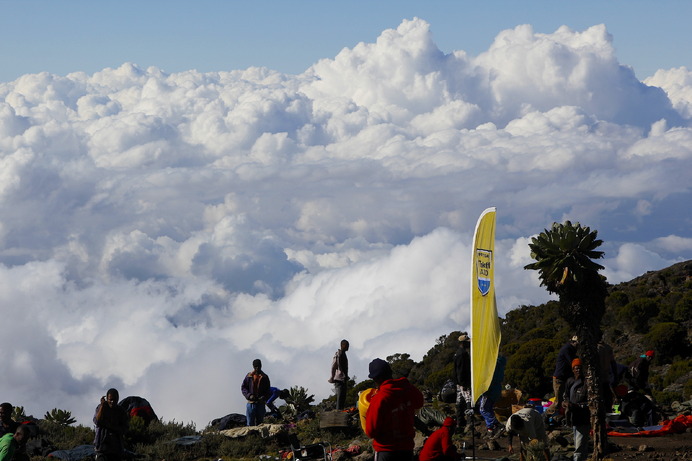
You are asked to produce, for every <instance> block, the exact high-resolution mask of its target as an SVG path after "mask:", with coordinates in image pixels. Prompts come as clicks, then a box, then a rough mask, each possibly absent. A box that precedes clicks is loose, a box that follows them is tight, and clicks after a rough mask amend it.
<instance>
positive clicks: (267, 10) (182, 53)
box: [0, 0, 692, 81]
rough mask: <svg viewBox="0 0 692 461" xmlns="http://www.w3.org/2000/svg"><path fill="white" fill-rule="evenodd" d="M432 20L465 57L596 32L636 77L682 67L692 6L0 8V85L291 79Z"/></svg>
mask: <svg viewBox="0 0 692 461" xmlns="http://www.w3.org/2000/svg"><path fill="white" fill-rule="evenodd" d="M413 17H419V18H421V19H424V20H426V21H428V22H429V23H430V24H431V29H432V32H433V35H434V39H435V42H436V43H437V45H438V46H439V48H440V49H441V50H442V51H443V52H445V53H449V52H451V51H453V50H464V51H466V52H467V53H469V54H472V55H475V54H477V53H479V52H481V51H484V50H485V49H487V47H488V46H489V45H490V43H492V41H493V39H494V38H495V36H496V35H497V33H498V32H500V31H501V30H504V29H510V28H514V27H515V26H517V25H519V24H532V25H533V27H534V30H535V31H536V32H541V33H552V32H554V31H555V30H556V29H557V28H558V27H559V26H561V25H567V26H569V27H570V28H572V29H575V30H583V29H586V28H588V27H589V26H592V25H596V24H601V23H603V24H605V25H606V27H607V29H608V31H609V32H610V33H611V34H612V35H613V37H614V45H615V48H616V51H617V55H618V58H619V60H620V62H621V63H623V64H625V65H629V66H632V67H633V68H634V69H635V71H636V73H637V76H638V77H639V78H640V79H643V78H645V77H648V76H651V75H652V74H653V73H654V72H655V71H656V70H657V69H668V68H671V67H677V66H682V65H686V66H688V67H691V66H692V47H690V46H688V44H689V43H692V27H690V24H689V18H690V17H692V2H689V1H685V0H679V1H666V2H661V3H655V2H651V1H642V0H627V1H578V2H577V1H574V2H568V1H530V2H518V1H492V0H491V1H483V2H468V1H408V0H403V1H348V2H331V1H314V0H313V1H243V2H239V1H210V0H202V1H195V2H192V1H180V0H173V1H129V0H127V1H118V2H115V1H109V2H105V1H84V0H79V1H66V2H56V1H45V0H44V1H35V0H25V1H8V0H1V1H0V63H2V64H1V67H0V81H10V80H14V79H16V78H17V77H19V76H20V75H23V74H26V73H36V72H42V71H48V72H51V73H56V74H58V75H66V74H68V73H70V72H74V71H84V72H87V73H89V74H91V73H93V72H96V71H99V70H101V69H103V68H106V67H118V66H120V65H121V64H123V63H125V62H132V63H135V64H138V65H139V66H141V67H144V68H146V67H149V66H156V67H159V68H160V69H162V70H164V71H166V72H179V71H183V70H189V69H196V70H199V71H201V72H210V71H223V70H233V69H244V68H246V67H249V66H266V67H269V68H271V69H274V70H278V71H281V72H287V73H300V72H302V71H303V70H305V69H306V68H307V67H309V66H310V65H312V64H313V63H315V62H316V61H317V60H318V59H321V58H331V57H334V56H335V55H336V54H337V53H338V52H339V51H340V50H341V49H342V48H344V47H349V48H350V47H353V46H354V45H356V44H357V43H358V42H361V41H365V42H369V41H372V40H374V39H375V38H376V37H377V36H378V35H379V34H380V32H381V31H382V30H385V29H388V28H394V27H396V26H397V25H398V24H399V23H400V22H401V20H402V19H411V18H413Z"/></svg>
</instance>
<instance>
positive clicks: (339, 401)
mask: <svg viewBox="0 0 692 461" xmlns="http://www.w3.org/2000/svg"><path fill="white" fill-rule="evenodd" d="M348 347H349V344H348V341H346V340H345V339H342V340H341V344H340V347H339V349H338V350H337V351H336V352H335V353H334V358H333V359H332V369H331V374H330V375H329V379H328V380H327V381H328V382H330V383H332V384H334V393H335V394H336V409H337V410H343V409H344V408H345V406H346V385H347V384H348V357H347V356H346V351H348Z"/></svg>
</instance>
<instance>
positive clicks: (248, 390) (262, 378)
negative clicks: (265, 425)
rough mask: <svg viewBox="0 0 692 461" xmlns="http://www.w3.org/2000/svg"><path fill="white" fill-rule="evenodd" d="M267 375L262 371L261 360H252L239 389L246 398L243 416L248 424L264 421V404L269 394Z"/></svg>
mask: <svg viewBox="0 0 692 461" xmlns="http://www.w3.org/2000/svg"><path fill="white" fill-rule="evenodd" d="M269 387H270V383H269V376H267V375H266V373H264V372H263V371H262V361H261V360H260V359H255V360H253V361H252V371H251V372H250V373H248V374H247V375H246V376H245V379H243V384H241V385H240V390H241V392H242V393H243V396H244V397H245V399H246V400H247V405H246V409H245V417H246V419H247V425H248V426H257V425H260V424H262V422H263V421H264V413H265V411H266V410H265V408H264V404H265V403H266V401H267V399H268V398H269V396H270V391H269Z"/></svg>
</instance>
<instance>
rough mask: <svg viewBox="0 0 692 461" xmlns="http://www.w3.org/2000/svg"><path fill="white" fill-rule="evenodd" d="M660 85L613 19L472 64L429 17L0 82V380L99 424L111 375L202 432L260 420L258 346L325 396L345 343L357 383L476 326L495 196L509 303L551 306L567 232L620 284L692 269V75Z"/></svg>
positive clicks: (36, 409) (28, 404)
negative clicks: (552, 252) (245, 64)
mask: <svg viewBox="0 0 692 461" xmlns="http://www.w3.org/2000/svg"><path fill="white" fill-rule="evenodd" d="M646 83H647V84H646V85H645V84H644V83H642V82H639V81H638V80H637V79H636V78H635V76H634V74H633V72H632V71H631V69H630V68H628V67H627V66H626V65H622V64H620V63H619V62H618V61H617V58H616V56H615V51H614V48H613V46H612V39H611V37H610V36H609V34H608V33H607V31H606V30H605V28H604V27H603V26H594V27H591V28H589V29H587V30H585V31H582V32H575V31H571V30H569V29H568V28H564V27H563V28H560V29H558V30H557V31H556V32H555V33H553V34H537V33H535V32H534V31H533V30H532V28H531V26H528V25H525V26H519V27H517V28H515V29H513V30H507V31H502V32H500V33H499V34H498V36H497V38H496V40H495V42H494V43H493V44H492V45H491V47H490V48H489V50H487V51H486V52H484V53H482V54H480V55H479V56H475V57H474V56H468V55H467V54H466V53H465V52H463V51H454V52H452V53H449V54H444V53H442V52H441V51H440V50H439V49H438V48H437V46H436V45H435V43H434V42H433V40H432V34H431V26H430V25H429V24H427V23H426V22H425V21H422V20H419V19H413V20H407V21H403V22H402V24H401V25H400V26H399V27H398V28H396V29H393V30H387V31H384V32H383V33H382V35H381V36H380V37H379V38H378V39H377V41H376V42H375V43H360V44H358V45H356V46H355V47H354V48H352V49H344V50H342V51H341V52H340V53H339V54H338V55H337V56H335V57H334V58H333V59H323V60H321V61H319V62H317V63H315V64H314V65H313V66H312V67H311V68H310V69H308V70H307V71H306V72H305V73H304V74H301V75H297V76H288V75H283V74H280V73H278V72H275V71H272V70H270V69H263V68H249V69H246V70H242V71H232V72H213V73H207V74H202V73H199V72H196V71H187V72H181V73H177V74H166V73H164V72H162V71H161V70H159V69H156V68H147V69H143V68H140V67H138V66H137V65H135V64H123V65H122V66H120V67H118V68H115V69H112V68H109V69H104V70H102V71H100V72H97V73H96V74H93V75H87V74H84V73H80V72H76V73H73V74H69V75H67V76H66V77H59V76H56V75H51V74H47V73H42V74H35V75H25V76H22V77H21V78H19V79H17V80H16V81H14V82H8V83H0V304H1V305H2V306H3V307H4V309H3V315H4V318H5V319H6V320H7V321H8V322H10V323H11V324H12V325H13V327H12V328H11V331H8V332H6V335H4V336H3V337H0V350H2V351H5V352H4V353H3V354H4V355H3V357H2V360H0V371H2V373H3V376H6V377H7V378H6V379H5V383H4V384H3V385H0V392H2V395H3V396H5V397H3V398H5V399H6V400H8V401H11V402H13V403H16V404H18V405H24V406H25V408H26V409H27V411H28V412H31V413H34V414H35V415H42V414H43V413H44V412H45V411H47V410H49V409H51V408H54V407H61V408H65V409H69V410H71V411H72V412H73V413H74V414H76V415H77V416H78V417H79V419H80V422H82V423H84V424H89V421H90V418H91V412H92V411H93V407H94V406H95V405H96V403H97V402H98V398H99V396H101V395H102V394H103V391H104V390H105V389H106V388H107V387H110V386H112V385H115V386H118V387H120V388H121V389H120V390H121V395H123V396H126V395H136V394H139V395H142V396H144V397H146V398H148V399H149V400H150V401H151V402H152V403H153V404H154V407H155V409H156V410H157V412H158V413H159V414H160V415H162V416H163V417H164V418H168V419H172V418H175V419H176V420H178V421H189V420H194V421H195V422H197V424H198V426H204V425H205V424H206V423H207V422H208V421H210V420H211V419H213V418H216V417H219V416H223V415H224V414H226V413H230V412H238V413H242V412H243V411H244V410H243V401H242V397H241V396H240V392H239V391H238V392H236V391H229V389H231V390H233V389H235V390H237V388H238V387H239V385H240V380H241V379H242V376H243V375H244V373H246V372H247V371H248V370H249V368H250V367H249V364H250V363H251V361H252V359H254V358H255V357H260V358H262V359H263V361H264V363H265V368H266V369H267V372H268V373H269V374H270V376H271V377H272V379H273V380H274V381H275V382H276V383H277V384H279V385H280V386H282V387H288V386H292V385H301V386H303V387H307V388H308V389H309V390H310V391H311V392H314V393H316V394H317V397H318V399H321V398H323V397H326V396H327V395H328V393H329V392H330V389H329V385H328V383H327V382H326V379H327V368H328V366H329V360H330V357H331V354H332V353H333V351H334V349H335V348H336V347H337V346H338V341H339V340H340V339H342V338H344V337H346V338H348V339H349V340H350V341H351V344H352V349H351V357H352V369H353V373H354V374H355V375H356V376H358V377H360V378H364V377H365V376H366V374H367V363H368V361H369V360H370V359H372V358H374V357H377V356H379V357H386V356H387V355H391V354H393V353H397V352H407V353H410V354H411V355H412V356H413V357H414V358H415V359H420V358H421V357H422V356H423V354H424V353H425V352H427V350H428V349H429V348H430V347H432V346H433V345H434V341H435V340H436V339H437V338H438V337H439V336H440V335H442V334H446V333H449V332H451V331H453V330H456V329H463V328H467V327H468V322H467V318H468V286H469V283H468V276H469V274H468V271H469V260H470V256H469V254H468V253H469V248H470V245H471V242H470V234H471V231H472V230H473V228H474V225H475V222H476V219H477V217H478V215H479V214H480V212H481V211H482V210H483V209H484V208H486V207H488V206H497V209H498V218H499V221H498V230H497V237H498V242H497V248H496V250H497V251H496V253H497V258H498V259H497V261H498V270H497V287H498V295H497V296H498V307H499V310H500V312H501V313H503V314H504V313H506V312H507V311H508V310H510V309H512V308H515V307H517V306H519V305H523V304H536V303H540V302H544V301H545V300H547V299H549V295H548V293H546V292H545V290H544V289H542V288H541V287H539V286H538V280H537V276H536V274H535V272H534V271H526V270H524V269H523V266H524V265H526V264H527V263H529V262H530V255H529V251H528V246H527V245H528V241H529V238H530V236H531V235H535V234H536V233H538V232H540V231H542V230H543V229H544V228H546V227H549V226H550V225H551V223H552V222H553V221H556V220H559V221H562V220H565V219H570V220H572V221H580V222H582V223H583V224H585V225H589V226H591V227H592V228H594V229H597V230H598V231H599V236H601V238H604V240H606V243H607V248H609V249H610V248H613V249H615V250H614V253H615V254H614V255H613V254H607V255H606V259H605V260H604V264H605V266H606V267H607V269H606V271H604V272H605V274H606V275H607V276H608V279H609V281H610V282H611V283H616V282H618V281H623V280H628V279H629V278H631V277H634V276H637V275H640V274H641V273H643V272H644V271H646V270H653V269H659V268H661V267H664V266H666V265H668V264H671V263H673V262H676V261H679V260H681V259H690V258H691V257H692V246H691V245H690V243H689V242H690V239H691V238H692V237H691V236H690V234H689V229H690V223H689V216H687V215H685V214H684V213H679V210H680V208H681V207H680V204H681V203H689V201H690V199H691V195H692V193H691V191H690V184H689V173H688V172H689V171H692V134H691V133H692V127H691V125H690V112H689V104H688V102H689V100H690V98H689V97H688V96H689V91H690V87H691V86H692V85H691V84H690V81H689V72H688V71H687V70H686V69H683V68H681V69H678V70H671V71H660V72H659V73H657V74H656V75H655V76H654V77H652V78H651V79H649V80H647V82H646ZM647 85H648V86H647ZM657 85H660V88H659V87H658V86H657ZM668 98H670V99H668ZM663 224H665V225H663ZM609 251H611V250H609ZM29 332H30V333H29ZM28 336H30V337H31V341H25V340H24V339H25V338H26V337H28ZM200 390H202V391H201V392H200ZM187 395H195V399H193V400H186V399H185V398H184V397H185V396H187Z"/></svg>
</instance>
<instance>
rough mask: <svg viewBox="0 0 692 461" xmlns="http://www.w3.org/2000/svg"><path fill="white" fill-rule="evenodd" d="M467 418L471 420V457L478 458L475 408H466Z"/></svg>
mask: <svg viewBox="0 0 692 461" xmlns="http://www.w3.org/2000/svg"><path fill="white" fill-rule="evenodd" d="M466 420H467V421H471V444H472V445H471V456H472V458H471V459H476V426H475V424H474V422H473V408H469V409H468V410H466ZM466 459H468V458H466Z"/></svg>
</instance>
